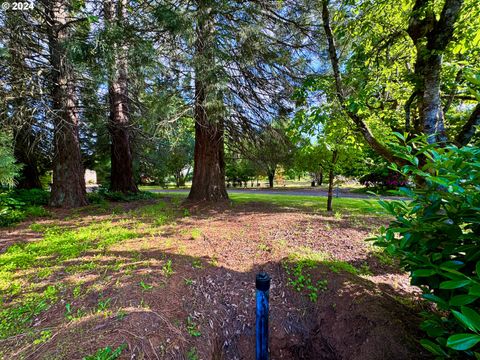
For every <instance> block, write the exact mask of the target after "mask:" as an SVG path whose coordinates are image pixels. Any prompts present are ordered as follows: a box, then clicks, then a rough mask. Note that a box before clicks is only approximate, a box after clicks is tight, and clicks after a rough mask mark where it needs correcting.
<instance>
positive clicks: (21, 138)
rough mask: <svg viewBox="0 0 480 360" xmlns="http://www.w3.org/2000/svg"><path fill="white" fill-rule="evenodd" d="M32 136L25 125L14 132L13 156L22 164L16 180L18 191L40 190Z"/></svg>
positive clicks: (29, 128) (28, 127) (29, 129)
mask: <svg viewBox="0 0 480 360" xmlns="http://www.w3.org/2000/svg"><path fill="white" fill-rule="evenodd" d="M34 141H35V139H34V135H33V134H32V128H31V125H30V124H25V125H24V126H21V128H20V129H19V130H18V131H16V132H15V144H14V155H15V159H17V161H18V162H19V163H21V164H22V169H21V170H20V174H19V176H18V177H17V178H16V182H17V185H16V187H17V188H19V189H41V188H42V183H41V182H40V172H39V171H38V166H37V159H36V157H35V154H34V150H35V149H34V145H33V143H34Z"/></svg>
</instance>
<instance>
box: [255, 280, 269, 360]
mask: <svg viewBox="0 0 480 360" xmlns="http://www.w3.org/2000/svg"><path fill="white" fill-rule="evenodd" d="M255 287H256V288H257V292H256V302H257V313H256V315H257V323H256V328H255V329H256V337H257V340H256V360H268V293H269V290H270V276H269V275H268V274H267V273H265V272H261V273H259V274H257V277H256V279H255Z"/></svg>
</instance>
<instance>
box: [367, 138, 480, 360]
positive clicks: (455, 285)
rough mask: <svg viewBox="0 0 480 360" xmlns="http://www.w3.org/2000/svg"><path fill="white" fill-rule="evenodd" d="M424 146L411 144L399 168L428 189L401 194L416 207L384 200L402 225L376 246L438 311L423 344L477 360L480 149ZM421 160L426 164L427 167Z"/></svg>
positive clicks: (430, 315) (428, 317) (430, 317)
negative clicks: (395, 258) (402, 269)
mask: <svg viewBox="0 0 480 360" xmlns="http://www.w3.org/2000/svg"><path fill="white" fill-rule="evenodd" d="M402 138H403V137H402ZM403 139H404V138H403ZM424 141H425V140H424V139H421V140H420V141H419V139H414V140H410V141H407V142H406V143H405V144H404V146H405V148H407V149H410V151H409V152H408V151H407V152H405V151H404V152H402V153H401V154H400V156H402V157H403V158H404V159H405V160H406V161H407V163H408V164H407V165H405V166H403V167H401V168H396V167H394V169H395V170H397V171H398V172H400V173H401V174H402V175H404V176H409V177H420V178H422V179H423V180H424V186H422V187H421V188H417V189H413V190H412V189H406V188H403V189H401V190H400V191H399V194H401V195H403V196H408V197H409V198H411V201H392V202H381V204H382V205H383V207H384V208H385V209H386V210H387V212H388V213H390V214H391V215H392V216H394V217H395V220H393V221H392V222H391V224H390V225H389V227H388V228H387V229H383V231H382V234H381V235H380V236H379V237H378V238H377V239H376V244H377V245H380V246H383V247H385V248H386V249H387V251H388V252H389V253H391V254H394V255H396V256H398V257H399V258H400V261H401V264H402V265H403V266H404V267H405V269H406V270H407V271H409V272H410V274H411V279H412V284H414V285H417V286H419V287H421V289H422V290H423V297H424V298H425V299H427V300H429V301H432V302H433V303H435V304H436V305H437V311H435V312H431V313H428V314H426V315H425V321H424V322H423V324H422V329H423V330H424V331H425V332H426V334H427V335H428V336H429V338H430V339H424V340H422V341H421V343H422V345H423V346H424V347H425V348H427V349H428V350H429V351H431V352H432V353H434V354H435V355H437V356H439V357H449V358H455V359H467V358H472V359H474V358H477V359H478V357H479V355H480V347H479V343H480V249H479V246H478V245H479V240H480V211H479V209H480V186H479V184H480V171H479V169H480V149H479V148H477V147H470V146H465V147H462V148H457V147H455V146H448V147H445V148H440V149H438V148H435V147H434V146H432V145H427V144H426V142H424ZM412 149H416V150H412ZM420 155H421V156H422V158H423V157H425V158H426V159H427V160H426V162H425V163H424V164H422V163H421V162H420V160H419V156H420Z"/></svg>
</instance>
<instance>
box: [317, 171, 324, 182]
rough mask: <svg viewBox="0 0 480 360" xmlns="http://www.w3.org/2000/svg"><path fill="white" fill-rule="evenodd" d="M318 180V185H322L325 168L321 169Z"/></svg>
mask: <svg viewBox="0 0 480 360" xmlns="http://www.w3.org/2000/svg"><path fill="white" fill-rule="evenodd" d="M317 182H318V186H322V184H323V169H320V174H319V176H318V179H317Z"/></svg>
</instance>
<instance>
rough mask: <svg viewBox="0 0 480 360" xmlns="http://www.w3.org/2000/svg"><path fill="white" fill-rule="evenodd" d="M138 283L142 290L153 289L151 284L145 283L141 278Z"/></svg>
mask: <svg viewBox="0 0 480 360" xmlns="http://www.w3.org/2000/svg"><path fill="white" fill-rule="evenodd" d="M138 285H140V287H141V288H142V290H143V291H148V290H152V289H153V285H149V284H145V282H144V281H143V280H142V281H140V283H139V284H138Z"/></svg>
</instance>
